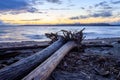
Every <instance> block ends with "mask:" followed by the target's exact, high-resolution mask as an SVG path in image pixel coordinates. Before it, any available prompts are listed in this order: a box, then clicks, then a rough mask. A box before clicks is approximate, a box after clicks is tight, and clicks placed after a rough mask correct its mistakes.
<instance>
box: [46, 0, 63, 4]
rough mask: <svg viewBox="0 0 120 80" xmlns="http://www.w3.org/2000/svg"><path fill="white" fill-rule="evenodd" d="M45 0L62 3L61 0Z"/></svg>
mask: <svg viewBox="0 0 120 80" xmlns="http://www.w3.org/2000/svg"><path fill="white" fill-rule="evenodd" d="M46 1H48V2H51V3H58V4H61V3H62V1H60V0H46Z"/></svg>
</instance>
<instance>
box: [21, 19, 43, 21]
mask: <svg viewBox="0 0 120 80" xmlns="http://www.w3.org/2000/svg"><path fill="white" fill-rule="evenodd" d="M39 20H41V19H30V20H20V21H39Z"/></svg>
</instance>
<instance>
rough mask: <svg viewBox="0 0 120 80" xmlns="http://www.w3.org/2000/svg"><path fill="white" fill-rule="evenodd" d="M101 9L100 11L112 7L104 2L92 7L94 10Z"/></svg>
mask: <svg viewBox="0 0 120 80" xmlns="http://www.w3.org/2000/svg"><path fill="white" fill-rule="evenodd" d="M98 7H99V8H101V9H112V8H113V7H112V6H110V4H109V3H108V2H106V1H103V2H100V3H98V4H95V5H94V8H98Z"/></svg>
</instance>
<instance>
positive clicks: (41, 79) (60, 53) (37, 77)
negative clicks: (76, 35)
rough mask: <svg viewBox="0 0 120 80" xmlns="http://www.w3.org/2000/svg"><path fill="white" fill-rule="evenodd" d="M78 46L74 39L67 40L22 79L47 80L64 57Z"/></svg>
mask: <svg viewBox="0 0 120 80" xmlns="http://www.w3.org/2000/svg"><path fill="white" fill-rule="evenodd" d="M76 46H77V45H76V43H75V42H73V41H69V42H67V43H66V44H65V45H63V46H62V47H61V48H60V49H59V50H57V51H56V52H55V53H54V54H53V55H51V56H50V57H49V58H48V59H47V60H45V61H44V62H43V63H42V64H41V65H40V66H38V67H37V68H36V69H34V70H33V71H32V72H31V73H30V74H28V75H27V76H26V77H25V78H23V79H22V80H46V79H47V78H48V77H49V75H50V74H51V73H52V71H53V70H54V69H55V67H56V66H57V65H58V64H59V62H60V61H61V60H62V58H63V57H64V56H65V55H66V54H67V53H68V52H69V51H70V50H71V49H72V48H74V47H76Z"/></svg>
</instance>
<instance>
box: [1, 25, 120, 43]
mask: <svg viewBox="0 0 120 80" xmlns="http://www.w3.org/2000/svg"><path fill="white" fill-rule="evenodd" d="M82 28H83V27H80V26H70V27H69V26H66V27H65V26H54V27H47V26H44V27H41V26H40V27H39V26H16V27H12V26H10V27H7V26H0V42H3V41H44V40H48V39H47V38H46V37H45V36H44V34H45V33H50V32H58V31H60V30H62V29H64V30H70V31H79V30H81V29H82ZM85 28H86V29H85V31H84V35H85V36H86V38H87V39H91V38H106V37H120V26H110V27H107V26H99V27H97V26H95V27H92V26H87V27H85Z"/></svg>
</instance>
